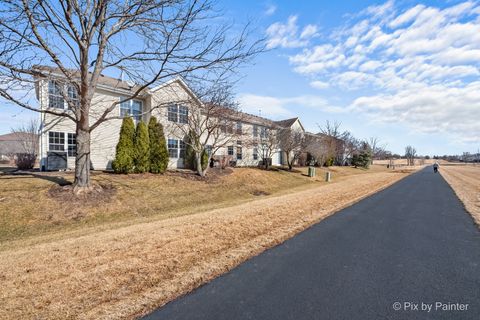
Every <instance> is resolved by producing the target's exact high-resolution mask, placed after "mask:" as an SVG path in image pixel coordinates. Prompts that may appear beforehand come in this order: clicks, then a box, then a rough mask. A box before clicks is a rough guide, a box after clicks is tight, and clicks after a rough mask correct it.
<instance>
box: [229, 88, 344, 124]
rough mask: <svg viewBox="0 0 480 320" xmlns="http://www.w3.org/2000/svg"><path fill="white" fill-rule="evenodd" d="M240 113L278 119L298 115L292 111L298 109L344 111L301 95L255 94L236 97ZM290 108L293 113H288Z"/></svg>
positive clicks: (315, 98) (315, 97) (320, 100)
mask: <svg viewBox="0 0 480 320" xmlns="http://www.w3.org/2000/svg"><path fill="white" fill-rule="evenodd" d="M238 100H239V102H240V107H241V109H242V111H244V112H247V113H251V114H254V115H258V114H259V113H260V114H261V115H262V116H266V117H271V118H272V119H280V118H282V117H292V116H295V115H297V114H298V113H297V112H295V110H293V109H294V108H298V107H308V108H314V109H318V110H319V111H324V112H335V113H340V112H345V111H346V110H345V109H343V108H340V107H338V106H333V105H331V104H329V103H328V101H327V100H325V99H324V98H323V97H319V96H314V95H302V96H296V97H281V98H279V97H272V96H261V95H255V94H241V95H240V96H239V97H238ZM290 108H291V109H292V110H293V111H290Z"/></svg>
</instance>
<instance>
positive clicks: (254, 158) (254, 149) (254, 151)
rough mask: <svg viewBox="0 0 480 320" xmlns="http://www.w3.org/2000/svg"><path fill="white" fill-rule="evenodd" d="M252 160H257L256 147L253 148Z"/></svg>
mask: <svg viewBox="0 0 480 320" xmlns="http://www.w3.org/2000/svg"><path fill="white" fill-rule="evenodd" d="M253 160H258V148H257V147H254V148H253Z"/></svg>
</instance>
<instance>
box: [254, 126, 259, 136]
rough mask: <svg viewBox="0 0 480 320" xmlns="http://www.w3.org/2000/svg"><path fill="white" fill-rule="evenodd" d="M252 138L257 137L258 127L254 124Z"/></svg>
mask: <svg viewBox="0 0 480 320" xmlns="http://www.w3.org/2000/svg"><path fill="white" fill-rule="evenodd" d="M253 136H254V137H257V136H258V126H257V125H256V124H254V125H253Z"/></svg>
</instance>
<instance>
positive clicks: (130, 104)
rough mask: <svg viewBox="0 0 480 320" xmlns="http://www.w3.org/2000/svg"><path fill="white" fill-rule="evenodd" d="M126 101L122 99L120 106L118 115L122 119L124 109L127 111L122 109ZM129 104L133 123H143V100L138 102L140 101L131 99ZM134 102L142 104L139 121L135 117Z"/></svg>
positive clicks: (129, 114) (129, 113)
mask: <svg viewBox="0 0 480 320" xmlns="http://www.w3.org/2000/svg"><path fill="white" fill-rule="evenodd" d="M124 100H127V99H125V98H122V97H121V98H120V104H119V105H118V114H119V116H120V117H122V109H125V108H122V103H123V101H124ZM127 102H128V106H129V112H128V116H129V117H131V118H132V119H133V121H134V122H135V123H136V122H138V121H142V118H143V115H142V113H143V101H142V100H138V99H130V100H128V101H127ZM133 102H139V103H140V119H139V120H137V119H135V117H134V115H133Z"/></svg>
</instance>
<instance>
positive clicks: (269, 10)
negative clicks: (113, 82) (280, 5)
mask: <svg viewBox="0 0 480 320" xmlns="http://www.w3.org/2000/svg"><path fill="white" fill-rule="evenodd" d="M276 11H277V6H275V5H273V4H271V5H269V6H268V7H267V9H266V10H265V15H267V16H271V15H273V14H274V13H275V12H276Z"/></svg>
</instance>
